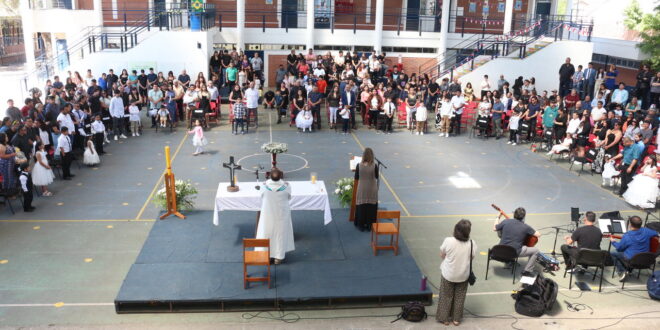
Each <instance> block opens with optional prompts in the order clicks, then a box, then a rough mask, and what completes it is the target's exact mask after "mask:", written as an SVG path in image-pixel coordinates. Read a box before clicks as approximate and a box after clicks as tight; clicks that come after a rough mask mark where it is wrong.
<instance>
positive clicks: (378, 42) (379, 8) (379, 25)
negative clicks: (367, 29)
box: [374, 0, 385, 53]
mask: <svg viewBox="0 0 660 330" xmlns="http://www.w3.org/2000/svg"><path fill="white" fill-rule="evenodd" d="M384 11H385V0H376V24H375V25H376V26H375V31H374V38H375V39H374V50H376V52H377V53H380V52H381V51H382V50H383V12H384Z"/></svg>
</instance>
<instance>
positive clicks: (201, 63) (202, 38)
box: [70, 31, 212, 77]
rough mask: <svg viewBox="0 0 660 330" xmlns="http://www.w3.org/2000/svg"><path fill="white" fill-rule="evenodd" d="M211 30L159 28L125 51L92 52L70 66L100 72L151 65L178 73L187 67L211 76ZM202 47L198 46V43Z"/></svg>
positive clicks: (81, 70) (158, 69) (194, 73)
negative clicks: (209, 61)
mask: <svg viewBox="0 0 660 330" xmlns="http://www.w3.org/2000/svg"><path fill="white" fill-rule="evenodd" d="M210 38H211V34H210V33H207V32H204V31H202V32H190V31H161V32H155V33H154V34H153V35H152V36H150V37H149V38H147V39H146V40H144V41H142V42H140V44H138V46H137V47H135V48H133V49H130V50H128V51H126V52H124V53H121V52H119V51H103V52H98V53H94V54H92V55H89V56H88V57H86V58H85V59H84V60H82V61H75V62H74V63H72V66H71V68H70V70H76V71H79V72H83V71H85V70H87V69H91V70H92V72H93V73H94V74H95V75H97V74H100V73H101V72H107V71H108V69H110V68H112V69H114V70H115V73H116V74H119V73H120V72H121V69H123V68H126V69H129V70H130V69H140V68H144V69H145V70H146V69H149V68H150V67H153V68H154V69H155V70H156V71H163V73H165V74H167V71H170V70H171V71H173V72H174V74H175V76H178V75H179V73H180V72H181V70H183V69H186V70H187V71H188V74H189V75H190V76H191V77H194V76H197V73H198V72H200V71H201V72H204V75H205V76H207V75H208V74H207V72H208V59H209V58H210V55H211V53H212V50H210V49H209V48H210V46H211V39H210ZM198 42H199V43H200V44H201V46H202V48H201V49H198V48H197V43H198Z"/></svg>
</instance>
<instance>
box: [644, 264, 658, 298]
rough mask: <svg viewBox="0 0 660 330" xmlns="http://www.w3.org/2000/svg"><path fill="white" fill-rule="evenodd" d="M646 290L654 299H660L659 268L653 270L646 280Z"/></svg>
mask: <svg viewBox="0 0 660 330" xmlns="http://www.w3.org/2000/svg"><path fill="white" fill-rule="evenodd" d="M646 290H647V291H648V292H649V297H651V299H654V300H660V270H656V271H655V272H653V275H651V276H650V277H649V280H648V281H647V282H646Z"/></svg>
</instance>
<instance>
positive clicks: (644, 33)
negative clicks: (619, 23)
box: [624, 0, 660, 71]
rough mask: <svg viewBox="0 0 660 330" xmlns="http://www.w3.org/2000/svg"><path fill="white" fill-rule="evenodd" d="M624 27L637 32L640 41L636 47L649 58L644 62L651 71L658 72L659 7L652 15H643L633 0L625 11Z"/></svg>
mask: <svg viewBox="0 0 660 330" xmlns="http://www.w3.org/2000/svg"><path fill="white" fill-rule="evenodd" d="M624 24H625V26H626V27H627V28H628V29H630V30H634V31H637V32H639V36H640V38H641V39H642V41H640V43H639V44H637V47H638V48H639V49H640V50H641V51H642V52H643V53H645V54H647V55H648V56H649V58H648V60H646V62H647V63H648V64H649V65H650V66H651V69H652V70H655V71H658V70H660V6H657V7H655V8H654V10H653V13H644V12H643V11H642V10H641V8H640V7H639V3H638V2H637V0H633V1H632V2H631V3H630V6H628V8H626V10H625V19H624Z"/></svg>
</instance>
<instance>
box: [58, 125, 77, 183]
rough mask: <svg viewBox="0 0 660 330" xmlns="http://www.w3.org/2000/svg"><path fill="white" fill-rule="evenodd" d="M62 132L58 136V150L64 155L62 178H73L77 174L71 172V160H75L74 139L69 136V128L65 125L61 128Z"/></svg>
mask: <svg viewBox="0 0 660 330" xmlns="http://www.w3.org/2000/svg"><path fill="white" fill-rule="evenodd" d="M60 132H61V133H62V134H61V135H60V137H59V138H57V148H58V149H59V150H58V152H59V154H60V156H61V157H62V179H64V180H71V178H72V177H74V176H75V175H73V174H71V162H72V161H73V153H71V150H72V149H73V140H72V139H71V136H69V128H68V127H66V126H64V127H62V128H61V129H60Z"/></svg>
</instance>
